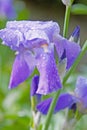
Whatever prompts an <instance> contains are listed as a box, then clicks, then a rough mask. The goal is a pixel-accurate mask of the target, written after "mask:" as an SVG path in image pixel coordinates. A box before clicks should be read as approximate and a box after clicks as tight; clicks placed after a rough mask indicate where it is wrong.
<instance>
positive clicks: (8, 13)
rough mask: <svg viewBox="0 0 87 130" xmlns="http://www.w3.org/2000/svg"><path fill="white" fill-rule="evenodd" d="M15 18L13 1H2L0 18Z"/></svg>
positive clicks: (0, 3) (0, 2) (0, 0)
mask: <svg viewBox="0 0 87 130" xmlns="http://www.w3.org/2000/svg"><path fill="white" fill-rule="evenodd" d="M15 16H16V13H15V10H14V7H13V0H0V17H1V18H9V19H13V18H14V17H15Z"/></svg>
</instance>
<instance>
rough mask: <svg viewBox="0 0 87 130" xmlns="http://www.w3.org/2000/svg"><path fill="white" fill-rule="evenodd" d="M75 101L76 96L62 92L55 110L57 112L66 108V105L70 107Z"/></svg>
mask: <svg viewBox="0 0 87 130" xmlns="http://www.w3.org/2000/svg"><path fill="white" fill-rule="evenodd" d="M74 102H75V101H74V97H73V96H72V95H71V94H68V93H64V94H61V95H60V96H59V99H58V100H57V103H56V106H55V109H54V112H55V113H56V112H58V111H60V110H63V109H65V108H66V107H70V106H71V105H72V104H73V103H74Z"/></svg>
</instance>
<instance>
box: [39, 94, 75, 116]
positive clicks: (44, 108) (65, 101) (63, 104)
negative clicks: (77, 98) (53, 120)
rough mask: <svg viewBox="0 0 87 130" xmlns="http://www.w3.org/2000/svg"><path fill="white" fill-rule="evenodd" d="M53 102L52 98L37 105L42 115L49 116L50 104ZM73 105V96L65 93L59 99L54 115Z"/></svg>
mask: <svg viewBox="0 0 87 130" xmlns="http://www.w3.org/2000/svg"><path fill="white" fill-rule="evenodd" d="M51 102H52V98H48V99H47V100H44V101H42V102H41V103H39V104H38V105H37V110H38V111H40V112H41V113H42V114H47V113H48V110H49V107H50V104H51ZM72 104H73V96H72V95H70V94H68V93H64V94H61V95H60V96H59V99H58V100H57V102H56V106H55V108H54V113H56V112H58V111H60V110H63V109H65V108H67V107H70V106H71V105H72Z"/></svg>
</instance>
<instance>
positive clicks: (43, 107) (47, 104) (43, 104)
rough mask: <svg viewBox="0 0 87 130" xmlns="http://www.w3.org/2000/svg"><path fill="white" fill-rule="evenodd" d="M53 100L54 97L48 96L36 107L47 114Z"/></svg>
mask: <svg viewBox="0 0 87 130" xmlns="http://www.w3.org/2000/svg"><path fill="white" fill-rule="evenodd" d="M51 102H52V98H48V99H46V100H44V101H42V102H40V103H39V104H38V105H37V106H36V108H37V110H38V111H40V112H41V113H42V114H44V115H46V114H47V113H48V110H49V107H50V104H51Z"/></svg>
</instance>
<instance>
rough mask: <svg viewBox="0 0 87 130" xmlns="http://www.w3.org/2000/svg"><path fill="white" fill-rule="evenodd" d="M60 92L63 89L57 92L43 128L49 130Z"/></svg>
mask: <svg viewBox="0 0 87 130" xmlns="http://www.w3.org/2000/svg"><path fill="white" fill-rule="evenodd" d="M60 92H61V90H58V91H57V93H56V95H55V97H54V99H53V101H52V103H51V106H50V109H49V111H48V114H47V118H46V122H45V125H44V126H43V130H48V127H49V124H50V120H51V117H52V114H53V110H54V106H55V105H56V101H57V99H58V96H59V95H60Z"/></svg>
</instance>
